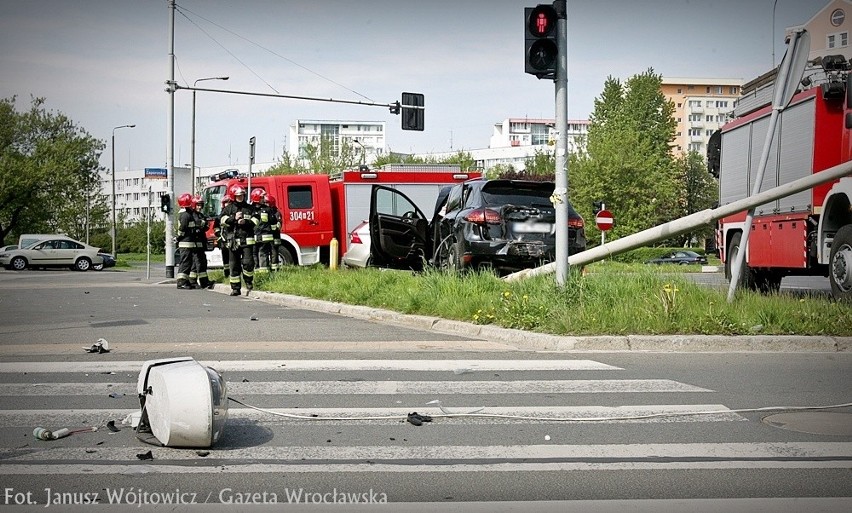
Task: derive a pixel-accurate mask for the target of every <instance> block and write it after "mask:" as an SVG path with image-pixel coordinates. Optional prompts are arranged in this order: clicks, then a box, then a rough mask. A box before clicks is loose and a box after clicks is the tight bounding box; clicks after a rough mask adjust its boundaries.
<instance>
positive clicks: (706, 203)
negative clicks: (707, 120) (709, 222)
mask: <svg viewBox="0 0 852 513" xmlns="http://www.w3.org/2000/svg"><path fill="white" fill-rule="evenodd" d="M677 169H678V174H679V176H680V179H681V183H682V185H683V188H682V190H681V194H682V200H681V203H682V204H683V206H684V215H689V214H694V213H696V212H700V211H702V210H705V209H708V208H712V207H713V205H714V204H715V203H717V202H718V201H719V184H718V182H717V181H716V179H715V178H713V176H712V175H711V174H710V173H709V172H708V171H707V165H706V164H705V163H704V157H703V156H701V154H700V153H698V152H696V151H690V152H689V153H686V154H683V155H681V156H680V157H679V158H678V159H677ZM712 236H713V227H712V226H704V227H701V228H700V229H697V230H695V231H694V232H690V233H687V234H685V235H682V236H680V238H679V239H678V241H677V245H679V246H686V245H689V244H691V243H693V241H703V240H704V239H706V238H708V237H712Z"/></svg>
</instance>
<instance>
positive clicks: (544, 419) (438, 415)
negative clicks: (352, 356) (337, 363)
mask: <svg viewBox="0 0 852 513" xmlns="http://www.w3.org/2000/svg"><path fill="white" fill-rule="evenodd" d="M228 399H229V400H231V401H234V402H235V403H237V404H240V405H242V406H245V407H246V408H251V409H253V410H257V411H260V412H263V413H267V414H269V415H275V416H277V417H286V418H289V419H295V420H309V421H311V420H312V421H327V420H335V421H341V420H343V421H347V420H406V419H407V418H408V417H407V416H405V415H386V416H376V417H320V416H318V415H297V414H294V413H284V412H279V411H273V410H270V409H266V408H260V407H258V406H253V405H251V404H246V403H244V402H242V401H240V400H237V399H234V398H233V397H229V398H228ZM849 407H852V403H843V404H831V405H827V406H765V407H761V408H741V409H737V410H707V411H688V412H662V413H649V414H646V415H625V416H620V417H536V416H527V415H505V414H498V413H484V412H480V411H479V410H477V411H474V412H469V413H446V412H445V410H444V409H443V408H441V410H442V411H444V413H435V414H430V416H431V417H434V418H448V419H451V418H465V417H467V418H491V419H510V420H534V421H540V422H606V421H613V420H644V419H653V418H663V417H685V416H695V415H723V414H725V413H755V412H769V411H805V410H835V409H839V408H849ZM480 410H481V408H480Z"/></svg>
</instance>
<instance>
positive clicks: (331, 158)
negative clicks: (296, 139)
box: [265, 136, 364, 175]
mask: <svg viewBox="0 0 852 513" xmlns="http://www.w3.org/2000/svg"><path fill="white" fill-rule="evenodd" d="M302 151H303V152H304V159H305V160H307V165H304V164H302V163H301V161H300V160H299V159H298V158H296V157H293V156H291V155H290V154H289V153H287V152H286V151H285V152H284V154H283V155H282V157H281V160H279V162H278V164H276V165H274V166H272V167H271V168H269V169H268V170H267V171H266V173H265V174H266V175H292V174H303V173H312V174H325V175H331V174H335V173H339V172H341V171H345V170H347V169H357V168H358V166H359V165H360V163H361V159H362V158H363V157H364V155H363V154H362V151H363V150H362V148H360V147H358V146H356V145H354V144H349V142H348V141H347V140H345V139H343V140H341V141H340V142H339V143H338V141H337V140H336V139H334V138H331V137H327V136H323V137H321V138H320V140H319V143H318V144H311V143H308V144H306V145H305V146H304V148H303V149H302Z"/></svg>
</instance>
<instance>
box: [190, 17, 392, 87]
mask: <svg viewBox="0 0 852 513" xmlns="http://www.w3.org/2000/svg"><path fill="white" fill-rule="evenodd" d="M178 10H179V11H186V12H187V13H190V14H192V15H193V16H197V17H198V18H201V19H202V20H204V21H206V22H207V23H210V24H212V25H215V26H216V27H218V28H220V29H222V30H224V31H225V32H228V33H229V34H231V35H233V36H235V37H238V38H240V39H242V40H243V41H246V42H247V43H250V44H252V45H254V46H256V47H258V48H260V49H261V50H264V51H266V52H269V53H270V54H272V55H274V56H276V57H278V58H280V59H283V60H285V61H287V62H289V63H290V64H292V65H294V66H297V67H299V68H302V69H303V70H305V71H307V72H308V73H311V74H313V75H315V76H317V77H319V78H321V79H323V80H326V81H328V82H331V83H332V84H334V85H336V86H338V87H342V88H343V89H346V90H347V91H349V92H351V93H353V94H355V95H357V96H360V97H361V98H364V99H366V100H369V101H375V100H373V99H372V98H370V97H369V96H366V95H364V94H361V93H359V92H358V91H355V90H354V89H352V88H349V87H347V86H345V85H343V84H341V83H339V82H336V81H334V80H332V79H330V78H328V77H326V76H324V75H321V74H319V73H317V72H316V71H314V70H312V69H310V68H307V67H305V66H303V65H301V64H299V63H298V62H296V61H294V60H292V59H289V58H287V57H285V56H283V55H281V54H279V53H277V52H275V51H273V50H270V49H269V48H266V47H265V46H263V45H261V44H260V43H256V42H254V41H252V40H251V39H248V38H246V37H244V36H242V35H240V34H237V33H236V32H234V31H232V30H230V29H228V28H226V27H223V26H222V25H219V24H218V23H216V22H214V21H211V20H209V19H207V18H205V17H204V16H201V15H200V14H197V13H195V12H193V11H191V10H189V9H186V8H185V7H179V6H178ZM181 14H182V15H183V16H184V17H185V18H187V20H189V17H188V16H187V15H186V14H184V13H183V12H181ZM189 21H190V22H191V23H193V25H195V26H196V27H198V24H196V23H195V22H193V21H192V20H189ZM198 28H199V30H202V29H201V27H198ZM202 32H204V31H203V30H202ZM204 33H205V34H206V35H207V36H208V37H210V38H211V39H213V38H212V36H210V35H209V34H208V33H207V32H204ZM214 41H215V39H214ZM215 42H216V44H219V46H222V45H221V43H219V42H218V41H215ZM223 48H224V47H223ZM225 51H228V50H227V49H226V50H225ZM228 53H229V54H231V52H229V51H228ZM231 55H232V56H233V54H231ZM234 58H236V57H234ZM237 60H239V59H237ZM255 75H256V74H255ZM258 78H260V77H258ZM261 80H263V79H261ZM264 83H265V82H264ZM267 85H269V84H267ZM271 87H272V86H270V88H271ZM273 90H274V89H273ZM275 92H276V93H277V92H278V91H275Z"/></svg>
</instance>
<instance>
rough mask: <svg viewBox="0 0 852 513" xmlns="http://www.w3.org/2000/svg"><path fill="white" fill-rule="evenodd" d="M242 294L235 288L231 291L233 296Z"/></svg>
mask: <svg viewBox="0 0 852 513" xmlns="http://www.w3.org/2000/svg"><path fill="white" fill-rule="evenodd" d="M240 294H241V292H240V289H234V288H232V289H231V295H232V296H239V295H240Z"/></svg>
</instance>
